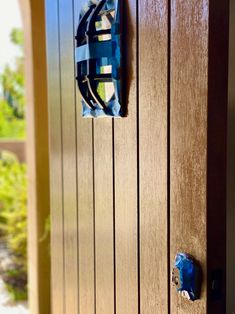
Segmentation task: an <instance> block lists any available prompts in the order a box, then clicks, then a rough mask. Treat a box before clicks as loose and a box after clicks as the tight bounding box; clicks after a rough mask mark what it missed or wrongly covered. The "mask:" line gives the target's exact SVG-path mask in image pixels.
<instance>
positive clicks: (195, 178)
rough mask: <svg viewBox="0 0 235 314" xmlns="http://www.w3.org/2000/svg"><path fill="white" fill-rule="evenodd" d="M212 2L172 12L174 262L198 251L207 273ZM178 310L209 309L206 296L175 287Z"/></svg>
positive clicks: (177, 5) (178, 5) (180, 5)
mask: <svg viewBox="0 0 235 314" xmlns="http://www.w3.org/2000/svg"><path fill="white" fill-rule="evenodd" d="M208 13H209V9H208V2H207V1H196V0H195V1H191V2H184V1H174V0H173V1H172V12H171V18H172V19H171V28H172V29H171V119H170V125H171V147H170V150H171V155H170V163H171V168H170V176H171V178H170V189H171V208H170V215H171V216H170V217H171V218H170V221H171V229H170V236H171V261H172V263H173V262H174V257H175V255H176V253H177V252H187V253H189V254H192V255H193V256H194V257H195V258H196V259H197V260H198V261H200V263H201V265H202V267H203V277H205V276H206V242H207V240H206V207H207V205H206V201H207V197H206V181H207V170H206V169H207V80H208V76H207V72H208ZM171 295H172V297H171V311H172V313H185V314H186V313H187V314H189V313H192V314H193V313H206V286H205V284H204V285H203V290H202V297H201V300H199V301H196V302H194V303H191V302H188V301H187V300H185V299H183V298H182V297H181V296H179V295H178V294H177V293H176V291H175V287H173V288H172V291H171Z"/></svg>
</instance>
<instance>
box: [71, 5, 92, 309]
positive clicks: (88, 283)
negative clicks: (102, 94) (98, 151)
mask: <svg viewBox="0 0 235 314" xmlns="http://www.w3.org/2000/svg"><path fill="white" fill-rule="evenodd" d="M85 2H86V1H79V0H76V1H74V17H75V19H74V22H75V23H74V26H75V31H76V28H77V26H78V19H79V12H80V10H81V8H82V6H83V5H84V4H85ZM76 95H77V97H76V107H77V167H78V176H77V180H78V240H79V245H78V249H79V254H78V256H79V265H78V270H79V314H94V313H95V278H94V276H95V273H94V266H95V265H94V262H95V256H94V253H95V252H94V210H93V137H92V120H91V119H84V118H82V115H81V111H82V104H81V97H80V94H79V92H78V91H77V93H76Z"/></svg>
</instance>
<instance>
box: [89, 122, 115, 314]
mask: <svg viewBox="0 0 235 314" xmlns="http://www.w3.org/2000/svg"><path fill="white" fill-rule="evenodd" d="M112 145H113V141H112V120H111V119H107V118H104V119H98V120H94V178H95V246H96V313H97V314H112V313H114V289H115V287H114V236H113V234H114V216H113V150H112V147H113V146H112Z"/></svg>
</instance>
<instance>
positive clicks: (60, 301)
mask: <svg viewBox="0 0 235 314" xmlns="http://www.w3.org/2000/svg"><path fill="white" fill-rule="evenodd" d="M46 34H47V64H48V105H49V108H48V110H49V143H50V145H49V147H50V199H51V202H50V203H51V278H52V284H51V292H52V300H51V307H52V313H53V314H64V264H63V260H64V254H63V249H64V248H63V187H62V185H63V184H62V147H61V101H60V100H61V99H60V71H59V69H60V66H59V64H60V60H59V31H58V3H57V0H53V1H51V0H47V1H46Z"/></svg>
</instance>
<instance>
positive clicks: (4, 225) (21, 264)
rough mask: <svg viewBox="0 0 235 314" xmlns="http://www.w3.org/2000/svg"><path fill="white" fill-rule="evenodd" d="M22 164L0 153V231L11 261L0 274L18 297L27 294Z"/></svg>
mask: <svg viewBox="0 0 235 314" xmlns="http://www.w3.org/2000/svg"><path fill="white" fill-rule="evenodd" d="M26 182H27V181H26V165H25V164H20V163H19V162H18V160H17V159H16V158H15V157H14V155H12V154H9V153H3V154H2V156H0V234H1V237H2V239H4V240H5V241H6V243H7V247H8V250H9V253H10V256H11V260H12V264H11V265H10V266H9V269H7V270H6V271H5V273H4V274H3V279H4V281H5V282H6V283H7V287H8V289H9V291H10V292H11V293H13V294H14V292H15V295H14V299H19V298H20V297H21V298H22V296H24V297H25V296H26V294H27V209H26V206H27V191H26V189H27V187H26Z"/></svg>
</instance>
